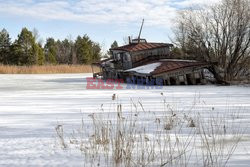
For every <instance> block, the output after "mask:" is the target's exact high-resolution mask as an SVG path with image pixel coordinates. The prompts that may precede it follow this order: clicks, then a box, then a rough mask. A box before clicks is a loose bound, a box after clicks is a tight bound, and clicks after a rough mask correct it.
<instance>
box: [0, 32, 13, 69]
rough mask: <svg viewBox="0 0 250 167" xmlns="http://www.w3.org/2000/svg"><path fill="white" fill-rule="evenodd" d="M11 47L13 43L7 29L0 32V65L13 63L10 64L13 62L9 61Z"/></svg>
mask: <svg viewBox="0 0 250 167" xmlns="http://www.w3.org/2000/svg"><path fill="white" fill-rule="evenodd" d="M10 46H11V41H10V37H9V33H8V32H7V31H6V30H5V29H2V31H0V63H2V64H9V63H11V62H9V61H11V60H9V56H10Z"/></svg>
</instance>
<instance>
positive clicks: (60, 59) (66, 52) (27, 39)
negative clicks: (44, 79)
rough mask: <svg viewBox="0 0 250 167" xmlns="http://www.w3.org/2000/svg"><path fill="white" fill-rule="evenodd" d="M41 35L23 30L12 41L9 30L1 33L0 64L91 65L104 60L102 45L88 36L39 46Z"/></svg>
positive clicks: (51, 39) (35, 31)
mask: <svg viewBox="0 0 250 167" xmlns="http://www.w3.org/2000/svg"><path fill="white" fill-rule="evenodd" d="M38 38H39V35H38V31H37V30H36V29H34V30H33V31H29V30H28V29H27V28H23V29H22V30H21V32H20V34H19V35H18V37H17V39H16V40H15V41H13V42H12V41H11V39H10V36H9V33H8V31H7V30H6V29H2V30H1V31H0V64H5V65H20V66H21V65H44V64H90V63H92V62H95V61H98V60H99V59H100V57H101V48H100V45H99V44H98V43H96V42H94V41H92V40H91V39H90V38H89V37H88V36H87V35H84V36H78V37H77V38H76V40H74V41H73V40H69V39H64V40H62V41H61V40H55V39H54V38H47V39H46V42H45V44H44V45H43V44H42V42H41V41H40V42H39V39H38Z"/></svg>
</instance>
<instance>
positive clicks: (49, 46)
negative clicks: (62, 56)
mask: <svg viewBox="0 0 250 167" xmlns="http://www.w3.org/2000/svg"><path fill="white" fill-rule="evenodd" d="M44 50H45V60H46V63H49V64H56V63H57V60H56V57H57V46H56V42H55V40H54V39H53V38H48V39H47V41H46V44H45V46H44Z"/></svg>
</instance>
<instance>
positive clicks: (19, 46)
mask: <svg viewBox="0 0 250 167" xmlns="http://www.w3.org/2000/svg"><path fill="white" fill-rule="evenodd" d="M36 45H37V44H36V43H35V38H34V37H33V34H32V32H31V31H29V30H28V29H27V28H23V29H22V31H21V33H20V34H19V35H18V39H17V40H16V41H15V43H14V46H13V48H12V49H13V54H14V55H15V59H16V61H17V62H15V63H16V64H17V65H33V64H36V61H37V55H38V54H37V52H38V50H37V49H36Z"/></svg>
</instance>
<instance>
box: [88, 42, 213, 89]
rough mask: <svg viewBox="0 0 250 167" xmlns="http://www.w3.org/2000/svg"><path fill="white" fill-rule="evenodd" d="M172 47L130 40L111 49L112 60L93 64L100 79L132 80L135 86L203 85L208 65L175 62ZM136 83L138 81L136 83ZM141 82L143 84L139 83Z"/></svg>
mask: <svg viewBox="0 0 250 167" xmlns="http://www.w3.org/2000/svg"><path fill="white" fill-rule="evenodd" d="M172 49H173V45H172V44H168V43H151V42H147V41H146V40H145V39H139V38H138V39H134V40H132V41H131V40H129V44H127V45H124V46H120V47H117V48H112V49H110V53H111V57H110V58H108V59H105V60H102V61H100V62H97V63H94V64H93V65H97V66H99V67H100V69H101V72H98V73H94V77H101V78H103V79H105V80H106V79H123V80H124V81H125V82H126V81H127V80H128V78H133V79H135V83H137V84H139V81H140V84H146V82H147V81H151V80H153V79H154V80H156V79H158V78H159V79H162V80H163V84H164V85H195V84H205V83H206V79H205V76H204V69H206V68H207V67H208V64H206V63H204V62H198V61H195V60H182V59H175V58H174V56H173V55H172V54H171V51H172ZM136 81H138V82H136ZM141 81H143V82H141Z"/></svg>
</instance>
